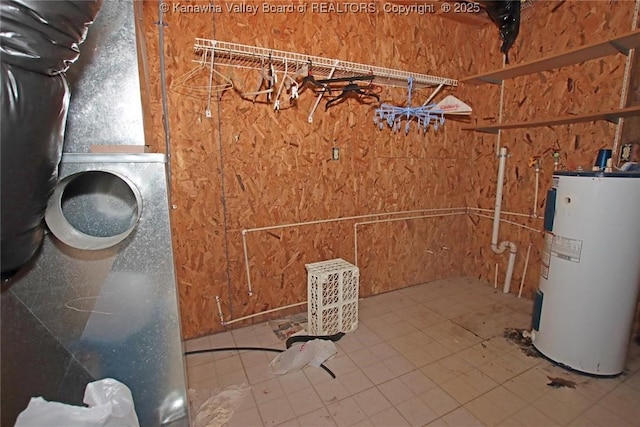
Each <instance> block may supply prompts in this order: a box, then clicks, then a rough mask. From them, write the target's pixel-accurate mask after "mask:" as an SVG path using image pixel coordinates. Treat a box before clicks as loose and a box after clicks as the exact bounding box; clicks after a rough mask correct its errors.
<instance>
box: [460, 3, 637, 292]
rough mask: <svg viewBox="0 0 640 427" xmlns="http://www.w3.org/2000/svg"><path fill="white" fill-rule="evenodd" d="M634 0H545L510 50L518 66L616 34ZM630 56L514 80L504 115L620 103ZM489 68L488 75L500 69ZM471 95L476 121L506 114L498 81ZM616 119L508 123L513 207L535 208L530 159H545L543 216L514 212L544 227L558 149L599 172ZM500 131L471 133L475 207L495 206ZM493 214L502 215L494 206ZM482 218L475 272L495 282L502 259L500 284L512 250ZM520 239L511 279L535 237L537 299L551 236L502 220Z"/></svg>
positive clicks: (532, 275)
mask: <svg viewBox="0 0 640 427" xmlns="http://www.w3.org/2000/svg"><path fill="white" fill-rule="evenodd" d="M634 7H635V2H634V1H626V2H598V1H567V2H535V3H534V6H533V7H532V8H531V9H530V11H529V12H528V13H527V15H526V17H525V19H524V20H523V22H522V25H521V28H520V34H519V36H518V40H517V42H516V43H515V46H514V48H513V49H512V51H511V53H510V59H511V63H513V64H517V63H520V62H524V61H530V60H535V59H539V58H542V57H545V56H548V55H550V54H556V53H561V52H563V51H565V50H567V49H571V48H575V47H578V46H581V45H583V44H587V43H593V42H596V41H598V40H606V39H608V38H611V37H614V36H616V35H619V34H622V33H624V32H628V31H630V30H631V29H632V20H633V15H634ZM625 62H626V57H625V56H624V55H621V54H619V55H614V56H608V57H604V58H599V59H595V60H591V61H586V62H584V63H582V64H576V65H573V66H569V67H564V68H561V69H558V70H551V71H546V72H542V73H536V74H532V75H527V76H522V77H518V78H515V79H510V80H506V81H505V85H504V108H503V118H502V121H503V122H520V121H533V120H542V119H545V118H554V117H557V116H563V115H572V114H579V113H590V112H596V111H603V110H607V109H615V108H618V107H619V104H620V95H621V91H622V82H623V73H624V68H625ZM478 65H480V66H479V67H478V68H477V69H476V70H475V72H474V74H475V73H480V72H483V71H489V70H492V69H497V68H499V66H498V67H496V66H495V65H494V64H478ZM475 88H476V89H475V91H474V92H473V93H471V94H470V96H469V100H470V101H471V105H473V106H474V108H475V110H476V111H482V113H478V114H476V115H475V116H474V120H477V121H478V122H482V121H497V118H498V116H499V99H500V91H499V88H500V87H499V86H497V85H483V86H476V87H475ZM615 131H616V125H615V124H613V123H609V122H606V121H597V122H588V123H579V124H572V125H563V126H554V127H537V128H524V129H513V130H506V131H505V130H503V131H502V132H501V136H500V139H501V144H502V145H503V146H506V147H508V149H509V153H510V156H509V157H508V159H507V163H506V171H505V187H504V197H503V206H502V209H503V210H504V211H510V212H516V213H521V214H525V215H526V214H531V213H533V200H534V182H535V172H534V168H533V167H531V166H530V165H529V161H530V159H531V158H532V157H534V156H540V157H541V159H542V160H541V172H540V190H539V197H538V203H537V206H536V213H537V215H538V216H539V217H540V218H538V219H532V218H526V217H519V216H509V215H504V216H503V218H504V219H507V220H510V221H515V222H518V223H520V224H522V225H525V226H527V227H531V228H533V229H535V230H542V216H543V214H544V210H543V209H544V203H545V199H546V191H547V189H548V188H549V187H550V185H551V176H552V173H553V171H554V162H553V157H552V155H553V150H554V148H558V149H559V150H560V162H561V164H560V169H561V170H576V169H577V168H578V167H582V168H583V169H584V170H590V169H591V166H592V165H593V162H594V160H595V157H596V153H597V151H598V150H599V149H601V148H612V146H613V141H614V135H615ZM496 141H497V137H496V135H490V134H479V133H475V134H473V135H471V136H470V137H469V138H467V139H465V142H466V143H467V147H469V148H468V150H469V152H470V153H471V156H472V157H473V162H472V163H473V166H472V167H471V189H470V192H469V194H468V200H469V202H470V204H471V205H472V206H474V205H475V206H479V207H482V208H489V209H493V205H494V200H495V191H496V190H495V187H496V175H497V165H498V160H497V158H496V156H495V150H496V148H495V147H496ZM486 215H489V216H491V215H492V213H486ZM470 221H472V222H473V226H472V230H473V231H472V233H471V234H470V243H469V246H468V249H467V256H466V257H465V258H464V259H465V272H466V273H467V274H468V275H470V276H475V277H479V278H481V279H483V280H485V281H487V282H490V283H493V281H494V274H495V264H496V263H497V264H498V266H499V276H498V287H499V288H501V287H502V283H503V282H504V275H505V270H506V264H507V258H508V257H507V256H506V255H505V254H502V255H496V254H494V253H492V251H491V248H490V246H489V243H490V241H491V232H492V222H491V220H490V219H487V218H478V217H474V216H471V217H470ZM502 240H510V241H514V242H515V243H516V244H517V246H518V255H517V258H516V265H515V269H514V275H513V280H512V285H511V292H512V293H517V292H518V287H519V285H520V283H521V280H522V276H523V274H524V259H525V255H526V252H527V248H528V246H529V244H531V245H532V246H531V247H532V249H531V255H530V260H529V266H528V270H527V273H526V279H525V282H524V289H523V295H524V296H525V297H530V296H531V295H532V294H533V292H534V290H535V289H536V287H537V285H538V275H539V272H540V252H541V249H542V234H541V233H540V232H539V231H534V230H528V229H525V228H521V227H517V226H513V225H510V224H504V223H503V224H502V225H501V228H500V241H502Z"/></svg>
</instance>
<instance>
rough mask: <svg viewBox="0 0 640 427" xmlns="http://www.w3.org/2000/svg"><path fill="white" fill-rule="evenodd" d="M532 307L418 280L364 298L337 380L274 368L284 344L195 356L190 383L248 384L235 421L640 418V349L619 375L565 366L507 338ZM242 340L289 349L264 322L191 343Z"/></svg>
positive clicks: (454, 422)
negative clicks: (556, 381)
mask: <svg viewBox="0 0 640 427" xmlns="http://www.w3.org/2000/svg"><path fill="white" fill-rule="evenodd" d="M531 307H532V303H531V301H529V300H525V299H518V298H516V297H515V296H513V295H504V294H502V293H501V292H499V291H496V290H495V289H494V288H493V287H491V286H488V285H486V284H483V283H481V282H478V281H477V280H474V279H467V278H460V279H453V280H442V281H437V282H432V283H428V284H424V285H418V286H413V287H410V288H406V289H402V290H398V291H394V292H390V293H387V294H383V295H377V296H375V297H370V298H366V299H363V300H360V302H359V320H360V322H359V325H358V329H357V330H356V331H354V332H352V333H349V334H347V335H346V336H345V337H344V338H342V339H341V340H340V341H339V342H338V343H337V347H338V353H337V354H336V355H335V356H334V357H333V358H332V359H330V360H328V361H327V362H326V365H327V366H328V367H329V368H330V369H331V370H332V371H333V372H334V373H335V374H336V376H337V378H336V379H332V378H331V377H330V376H329V375H328V374H327V373H326V372H325V371H323V370H321V369H318V368H313V367H310V366H307V367H305V368H304V369H303V370H300V371H297V372H293V373H289V374H286V375H280V376H274V375H271V374H270V373H269V371H268V364H269V362H270V361H271V360H272V359H273V358H274V357H275V356H276V355H277V354H276V353H267V352H258V351H245V352H239V353H238V352H236V351H225V352H216V353H207V354H201V355H191V356H187V370H188V381H189V387H190V388H192V389H196V390H213V389H224V388H225V387H228V386H232V385H240V384H242V383H245V384H248V385H249V386H250V388H251V391H250V392H249V393H248V394H247V396H246V397H245V399H244V401H243V402H242V404H241V406H240V407H239V408H238V409H237V410H236V411H235V413H234V415H233V417H232V418H231V420H230V421H229V422H228V424H227V425H228V426H230V427H232V426H237V427H249V426H300V427H307V426H389V427H396V426H398V427H399V426H480V425H486V426H603V427H612V426H640V346H638V345H637V344H635V343H631V345H630V347H629V357H628V361H627V368H626V370H625V372H624V373H623V374H622V375H620V376H619V377H617V378H613V379H600V378H592V377H588V376H583V375H578V374H575V373H571V372H568V371H566V370H563V369H561V368H558V367H556V366H554V365H553V364H552V363H550V362H548V361H547V360H545V359H542V358H536V357H530V356H527V355H525V354H524V353H523V352H522V350H521V349H520V348H519V347H518V345H517V344H516V343H514V342H512V341H509V340H507V339H506V338H504V337H503V332H504V330H505V328H525V329H528V327H529V324H530V313H531ZM471 331H473V332H471ZM234 346H238V347H240V346H252V347H272V348H281V349H284V348H285V345H284V343H282V342H281V341H279V340H278V338H277V337H276V335H275V334H274V333H273V331H272V330H271V327H270V326H269V325H268V323H266V322H265V323H261V324H257V325H253V326H250V327H245V328H241V329H235V330H232V331H228V332H224V333H220V334H215V335H212V336H208V337H203V338H198V339H195V340H190V341H187V342H186V343H185V348H186V349H187V350H196V349H203V348H219V347H234ZM548 377H562V378H564V379H568V380H571V381H574V382H575V383H576V387H575V388H574V389H572V388H567V387H563V388H553V387H550V386H548V385H547V383H548V382H549V379H548ZM192 416H193V414H192Z"/></svg>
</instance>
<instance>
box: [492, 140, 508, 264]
mask: <svg viewBox="0 0 640 427" xmlns="http://www.w3.org/2000/svg"><path fill="white" fill-rule="evenodd" d="M498 159H499V164H498V181H497V183H496V201H495V205H494V207H493V232H492V233H491V249H493V251H494V252H495V253H498V254H500V253H502V252H504V250H505V249H506V247H505V248H502V249H500V248H499V247H498V232H499V230H500V211H501V210H502V189H503V187H504V167H505V163H506V160H507V148H506V147H502V148H500V154H498Z"/></svg>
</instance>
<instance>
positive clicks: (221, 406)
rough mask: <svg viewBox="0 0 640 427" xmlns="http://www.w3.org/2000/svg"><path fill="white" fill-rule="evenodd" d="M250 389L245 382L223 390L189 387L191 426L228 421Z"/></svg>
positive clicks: (205, 426) (204, 426)
mask: <svg viewBox="0 0 640 427" xmlns="http://www.w3.org/2000/svg"><path fill="white" fill-rule="evenodd" d="M250 391H251V387H249V386H248V385H246V384H244V383H243V384H241V385H232V386H229V387H227V388H225V389H223V390H219V389H214V390H194V389H189V405H190V408H191V426H192V427H221V426H223V425H225V424H226V423H228V422H229V420H230V419H231V418H232V417H233V414H234V413H235V412H236V410H237V409H238V408H239V407H240V406H241V405H242V402H243V401H244V398H245V397H246V395H247V394H248V393H249V392H250Z"/></svg>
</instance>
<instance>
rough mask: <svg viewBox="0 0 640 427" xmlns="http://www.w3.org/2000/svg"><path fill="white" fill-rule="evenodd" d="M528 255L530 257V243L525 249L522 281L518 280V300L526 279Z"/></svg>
mask: <svg viewBox="0 0 640 427" xmlns="http://www.w3.org/2000/svg"><path fill="white" fill-rule="evenodd" d="M529 255H531V243H529V247H528V248H527V256H526V257H525V258H524V269H523V270H522V280H520V289H519V290H518V298H520V297H522V288H524V278H525V277H527V267H528V266H529Z"/></svg>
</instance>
